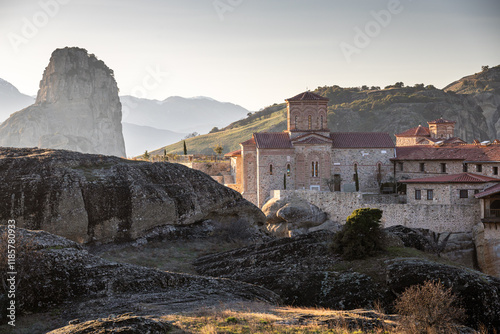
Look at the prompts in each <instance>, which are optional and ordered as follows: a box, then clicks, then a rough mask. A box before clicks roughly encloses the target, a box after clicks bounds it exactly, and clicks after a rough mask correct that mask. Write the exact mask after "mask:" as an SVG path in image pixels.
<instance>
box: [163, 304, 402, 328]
mask: <svg viewBox="0 0 500 334" xmlns="http://www.w3.org/2000/svg"><path fill="white" fill-rule="evenodd" d="M374 316H375V318H377V317H378V319H377V320H379V322H380V323H381V325H380V326H378V327H371V326H368V325H365V326H363V325H361V326H356V325H354V323H355V322H353V319H354V320H356V321H359V323H363V321H364V322H366V324H367V323H368V321H369V320H370V319H372V320H373V319H374ZM388 318H389V317H387V316H385V315H384V314H376V313H375V311H367V310H354V311H349V312H344V311H334V310H329V309H324V308H297V307H273V306H270V305H267V304H261V303H242V304H234V305H224V306H220V307H217V308H203V309H200V310H197V311H194V312H189V313H181V314H172V315H167V316H164V317H162V319H163V320H166V321H169V322H171V323H173V324H174V325H175V326H177V328H178V331H177V332H176V333H234V334H240V333H241V334H244V333H337V334H354V333H400V332H398V331H397V330H396V329H395V328H396V325H397V324H396V323H395V322H394V321H392V320H390V319H388Z"/></svg>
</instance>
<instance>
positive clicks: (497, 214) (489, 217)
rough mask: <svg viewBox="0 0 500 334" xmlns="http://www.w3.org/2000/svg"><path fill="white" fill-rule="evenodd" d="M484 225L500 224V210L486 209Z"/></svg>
mask: <svg viewBox="0 0 500 334" xmlns="http://www.w3.org/2000/svg"><path fill="white" fill-rule="evenodd" d="M481 221H482V222H483V223H500V209H485V210H484V218H483V219H481Z"/></svg>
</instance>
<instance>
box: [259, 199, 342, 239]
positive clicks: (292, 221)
mask: <svg viewBox="0 0 500 334" xmlns="http://www.w3.org/2000/svg"><path fill="white" fill-rule="evenodd" d="M262 211H263V212H264V214H265V215H266V226H265V228H266V230H267V231H268V232H269V233H270V234H272V235H274V236H277V237H288V236H291V235H298V234H303V233H307V232H313V231H318V230H330V231H338V230H339V229H340V224H336V223H333V222H331V221H329V220H327V214H326V213H325V212H323V211H321V209H320V208H318V207H317V206H316V205H314V204H311V203H309V202H307V201H305V200H303V199H301V198H298V197H296V196H289V197H284V198H282V199H278V198H272V199H270V200H269V201H268V202H266V204H264V206H263V207H262Z"/></svg>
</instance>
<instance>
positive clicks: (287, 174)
mask: <svg viewBox="0 0 500 334" xmlns="http://www.w3.org/2000/svg"><path fill="white" fill-rule="evenodd" d="M290 169H291V168H290V164H288V165H286V176H290Z"/></svg>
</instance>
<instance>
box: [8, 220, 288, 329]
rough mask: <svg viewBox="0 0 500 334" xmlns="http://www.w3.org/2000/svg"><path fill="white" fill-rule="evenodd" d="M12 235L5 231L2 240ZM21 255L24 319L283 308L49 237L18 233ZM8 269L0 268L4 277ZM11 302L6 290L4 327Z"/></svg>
mask: <svg viewBox="0 0 500 334" xmlns="http://www.w3.org/2000/svg"><path fill="white" fill-rule="evenodd" d="M6 230H7V228H6V226H1V225H0V235H3V236H5V235H6ZM16 249H18V251H19V252H18V260H19V261H17V263H16V270H17V272H18V274H17V279H18V281H19V285H18V286H17V291H16V310H17V314H18V315H21V314H23V313H24V312H33V311H37V310H47V309H51V308H52V307H60V309H61V310H62V311H61V318H63V320H65V321H66V322H67V321H68V320H71V319H79V320H80V322H85V321H87V320H90V319H98V318H103V317H104V318H105V317H108V316H109V315H111V314H124V313H129V312H130V313H133V314H134V315H137V316H144V315H156V316H161V315H164V314H169V313H174V312H180V311H187V310H193V309H197V308H202V307H209V306H213V305H219V304H220V303H229V302H241V301H262V302H268V303H276V302H278V297H277V296H276V295H275V294H274V293H273V292H271V291H269V290H267V289H264V288H260V287H257V286H253V285H251V284H247V283H242V282H235V281H231V280H222V279H217V278H207V277H200V276H194V275H188V274H178V273H172V272H165V271H160V270H156V269H151V268H145V267H140V266H134V265H128V264H118V263H114V262H109V261H106V260H103V259H101V258H99V257H96V256H93V255H90V254H89V253H88V252H87V251H86V250H84V249H83V248H82V246H81V245H79V244H77V243H75V242H72V241H69V240H67V239H65V238H62V237H58V236H55V235H52V234H50V233H47V232H45V231H28V230H24V229H20V228H18V229H16ZM21 251H22V252H21ZM0 265H4V266H6V265H7V263H6V262H2V263H0ZM6 269H7V268H2V267H0V274H1V275H2V276H3V275H4V273H6V272H7V270H6ZM2 279H3V277H2ZM7 302H8V297H7V293H6V292H5V290H3V289H2V290H0V305H1V310H0V315H1V317H0V320H1V321H5V319H6V316H5V314H4V313H5V312H6V309H7V307H6V306H5V305H6V303H7ZM118 320H120V319H117V322H118ZM121 320H125V319H121ZM104 327H105V326H104ZM157 327H158V326H157ZM63 333H64V332H63ZM71 333H74V332H71ZM85 333H89V332H85ZM127 333H128V332H127ZM144 333H146V332H144Z"/></svg>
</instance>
